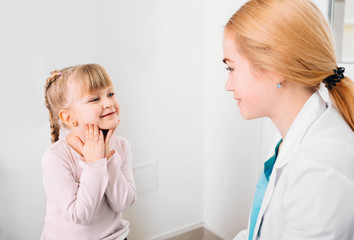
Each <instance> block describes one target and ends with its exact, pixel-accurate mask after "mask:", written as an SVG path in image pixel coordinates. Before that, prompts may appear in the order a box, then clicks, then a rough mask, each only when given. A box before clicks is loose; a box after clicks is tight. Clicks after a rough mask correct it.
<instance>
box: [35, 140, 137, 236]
mask: <svg viewBox="0 0 354 240" xmlns="http://www.w3.org/2000/svg"><path fill="white" fill-rule="evenodd" d="M110 142H111V144H110V147H111V149H112V150H113V149H114V150H115V154H114V155H113V156H112V157H111V158H110V159H109V160H108V161H107V159H106V158H103V159H100V160H97V161H96V162H94V163H92V164H88V163H87V162H83V161H82V157H81V155H80V154H79V153H77V152H76V151H75V150H74V149H73V148H71V147H70V145H69V144H68V142H67V141H66V138H63V139H61V140H59V141H58V142H56V143H54V144H53V145H51V146H50V147H49V148H48V149H47V151H46V152H45V153H44V154H43V157H42V169H43V183H44V188H45V193H46V196H47V206H46V216H45V221H44V228H43V232H42V237H41V239H42V240H49V239H60V240H64V239H67V240H73V239H80V240H81V239H82V240H84V239H92V240H97V239H105V240H108V239H118V240H121V239H124V238H125V237H126V236H127V235H128V232H129V222H128V221H126V220H124V219H122V212H123V211H124V210H126V209H127V208H128V207H130V206H131V205H132V204H133V202H134V201H135V199H136V189H135V183H134V177H133V171H132V153H131V149H130V145H129V143H128V141H127V140H126V139H124V138H121V137H118V136H112V138H111V141H110Z"/></svg>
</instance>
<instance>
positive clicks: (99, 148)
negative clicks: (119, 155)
mask: <svg viewBox="0 0 354 240" xmlns="http://www.w3.org/2000/svg"><path fill="white" fill-rule="evenodd" d="M85 128H86V129H85V130H86V131H85V137H86V141H85V143H83V142H82V141H81V140H80V142H81V152H82V155H83V156H84V159H85V161H87V162H90V163H93V162H95V161H97V160H99V159H101V158H104V157H105V142H104V139H103V133H102V131H101V130H99V129H98V126H97V125H95V124H87V125H86V126H85Z"/></svg>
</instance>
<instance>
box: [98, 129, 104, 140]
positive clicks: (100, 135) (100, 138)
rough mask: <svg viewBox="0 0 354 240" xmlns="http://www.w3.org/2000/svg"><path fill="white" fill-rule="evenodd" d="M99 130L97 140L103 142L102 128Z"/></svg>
mask: <svg viewBox="0 0 354 240" xmlns="http://www.w3.org/2000/svg"><path fill="white" fill-rule="evenodd" d="M99 131H100V134H99V142H100V143H101V142H102V143H103V142H104V139H103V132H102V130H99Z"/></svg>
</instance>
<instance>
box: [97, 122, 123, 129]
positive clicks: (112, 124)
mask: <svg viewBox="0 0 354 240" xmlns="http://www.w3.org/2000/svg"><path fill="white" fill-rule="evenodd" d="M117 126H118V121H117V122H113V123H110V124H101V125H98V127H99V128H100V129H102V130H109V129H113V128H116V127H117Z"/></svg>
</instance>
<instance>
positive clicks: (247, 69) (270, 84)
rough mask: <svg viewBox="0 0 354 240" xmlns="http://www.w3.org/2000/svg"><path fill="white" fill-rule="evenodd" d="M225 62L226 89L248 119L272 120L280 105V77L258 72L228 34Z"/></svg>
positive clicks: (261, 71) (225, 44) (224, 45)
mask: <svg viewBox="0 0 354 240" xmlns="http://www.w3.org/2000/svg"><path fill="white" fill-rule="evenodd" d="M223 49H224V60H223V61H224V63H225V64H226V65H227V70H228V71H229V76H228V79H227V82H226V86H225V89H226V90H227V91H230V92H232V93H233V97H234V99H235V100H236V101H237V105H238V107H239V109H240V113H241V115H242V117H243V118H244V119H254V118H259V117H271V115H272V106H275V105H276V99H277V97H276V96H277V91H278V92H279V89H278V88H277V84H278V79H279V78H278V77H277V76H276V75H275V74H272V73H269V72H266V71H263V70H257V69H255V68H254V67H253V66H252V65H251V64H250V63H249V62H248V60H247V59H246V58H244V57H243V56H241V55H240V54H239V53H238V52H237V50H236V43H235V40H234V39H233V38H232V37H231V36H229V35H228V34H225V35H224V42H223Z"/></svg>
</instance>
